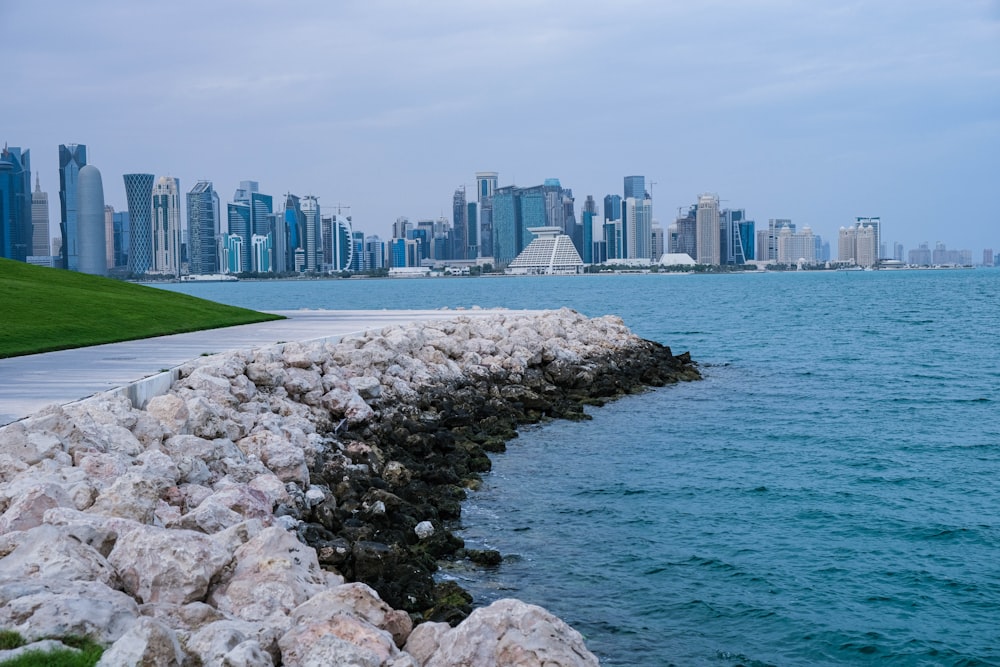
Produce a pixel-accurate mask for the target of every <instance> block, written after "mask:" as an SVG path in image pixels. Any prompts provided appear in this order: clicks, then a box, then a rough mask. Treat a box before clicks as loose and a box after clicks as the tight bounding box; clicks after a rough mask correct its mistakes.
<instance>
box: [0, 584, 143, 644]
mask: <svg viewBox="0 0 1000 667" xmlns="http://www.w3.org/2000/svg"><path fill="white" fill-rule="evenodd" d="M137 618H139V607H138V605H136V603H135V600H133V599H132V598H130V597H129V596H128V595H126V594H124V593H121V592H119V591H116V590H112V589H111V588H108V587H107V586H105V585H104V584H102V583H100V582H96V581H66V580H63V579H44V580H42V579H6V580H0V628H4V629H7V630H14V631H16V632H19V633H20V634H21V636H23V637H24V638H25V639H27V640H29V641H30V640H34V639H40V638H43V637H65V636H67V635H77V636H82V637H90V638H91V639H93V640H94V641H96V642H98V643H101V644H111V643H113V642H115V641H117V640H118V638H120V637H121V636H122V635H123V634H125V632H126V631H127V630H128V629H129V628H130V627H131V626H132V624H133V623H134V622H135V620H136V619H137Z"/></svg>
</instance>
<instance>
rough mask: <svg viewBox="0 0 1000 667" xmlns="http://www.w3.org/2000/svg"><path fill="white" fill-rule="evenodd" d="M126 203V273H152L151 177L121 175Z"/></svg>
mask: <svg viewBox="0 0 1000 667" xmlns="http://www.w3.org/2000/svg"><path fill="white" fill-rule="evenodd" d="M122 178H123V179H124V180H125V200H126V201H127V202H128V218H129V246H128V270H129V272H130V273H134V274H136V275H142V274H144V273H149V272H150V271H152V270H153V180H154V176H153V175H152V174H125V175H124V176H123V177H122Z"/></svg>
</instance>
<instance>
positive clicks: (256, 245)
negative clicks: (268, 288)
mask: <svg viewBox="0 0 1000 667" xmlns="http://www.w3.org/2000/svg"><path fill="white" fill-rule="evenodd" d="M271 238H272V237H271V235H270V234H252V235H251V236H250V246H251V248H250V259H251V261H252V262H253V264H252V266H253V270H254V271H257V272H259V273H270V272H271V271H272V270H273V268H272V267H271V258H272V257H273V256H274V254H273V252H272V248H271Z"/></svg>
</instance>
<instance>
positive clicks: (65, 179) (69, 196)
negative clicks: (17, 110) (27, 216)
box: [59, 144, 87, 271]
mask: <svg viewBox="0 0 1000 667" xmlns="http://www.w3.org/2000/svg"><path fill="white" fill-rule="evenodd" d="M86 164H87V147H86V146H85V145H84V144H60V145H59V212H60V216H61V217H60V223H59V231H60V233H61V235H62V248H61V251H60V252H61V253H62V257H61V259H60V264H61V266H62V267H63V268H64V269H69V270H70V271H76V270H78V269H79V264H80V259H79V258H80V247H79V244H80V237H79V232H78V224H79V201H78V199H79V176H80V169H82V168H83V167H84V166H86Z"/></svg>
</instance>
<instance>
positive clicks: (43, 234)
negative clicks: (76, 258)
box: [31, 173, 52, 256]
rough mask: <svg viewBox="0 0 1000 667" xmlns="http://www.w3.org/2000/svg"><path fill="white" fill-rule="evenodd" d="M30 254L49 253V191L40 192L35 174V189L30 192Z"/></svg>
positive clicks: (42, 254)
mask: <svg viewBox="0 0 1000 667" xmlns="http://www.w3.org/2000/svg"><path fill="white" fill-rule="evenodd" d="M31 254H32V255H35V256H45V255H51V254H52V251H51V249H50V246H49V193H48V192H42V184H41V182H40V181H39V177H38V174H37V173H36V174H35V191H34V192H32V193H31Z"/></svg>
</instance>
